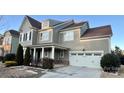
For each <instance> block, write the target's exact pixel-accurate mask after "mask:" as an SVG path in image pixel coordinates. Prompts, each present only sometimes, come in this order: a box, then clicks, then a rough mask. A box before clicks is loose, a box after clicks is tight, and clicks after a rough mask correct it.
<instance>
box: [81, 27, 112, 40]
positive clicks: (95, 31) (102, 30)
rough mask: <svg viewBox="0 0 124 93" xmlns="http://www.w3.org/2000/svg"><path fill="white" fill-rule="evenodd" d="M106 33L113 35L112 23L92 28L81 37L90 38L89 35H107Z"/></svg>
mask: <svg viewBox="0 0 124 93" xmlns="http://www.w3.org/2000/svg"><path fill="white" fill-rule="evenodd" d="M106 35H112V30H111V26H110V25H106V26H101V27H96V28H90V29H88V30H87V31H86V32H85V33H84V34H83V35H82V36H81V38H88V37H89V38H90V37H94V36H106Z"/></svg>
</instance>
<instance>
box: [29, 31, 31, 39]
mask: <svg viewBox="0 0 124 93" xmlns="http://www.w3.org/2000/svg"><path fill="white" fill-rule="evenodd" d="M29 40H31V32H30V33H29Z"/></svg>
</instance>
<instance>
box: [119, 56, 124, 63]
mask: <svg viewBox="0 0 124 93" xmlns="http://www.w3.org/2000/svg"><path fill="white" fill-rule="evenodd" d="M120 60H121V64H122V65H124V56H122V57H120Z"/></svg>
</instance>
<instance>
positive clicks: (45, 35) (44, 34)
mask: <svg viewBox="0 0 124 93" xmlns="http://www.w3.org/2000/svg"><path fill="white" fill-rule="evenodd" d="M41 34H42V37H41ZM39 39H40V41H48V40H49V31H45V32H41V33H40V38H39Z"/></svg>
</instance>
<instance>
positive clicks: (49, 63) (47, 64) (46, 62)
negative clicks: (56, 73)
mask: <svg viewBox="0 0 124 93" xmlns="http://www.w3.org/2000/svg"><path fill="white" fill-rule="evenodd" d="M53 61H54V60H53V59H49V58H43V63H42V67H43V69H53Z"/></svg>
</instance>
